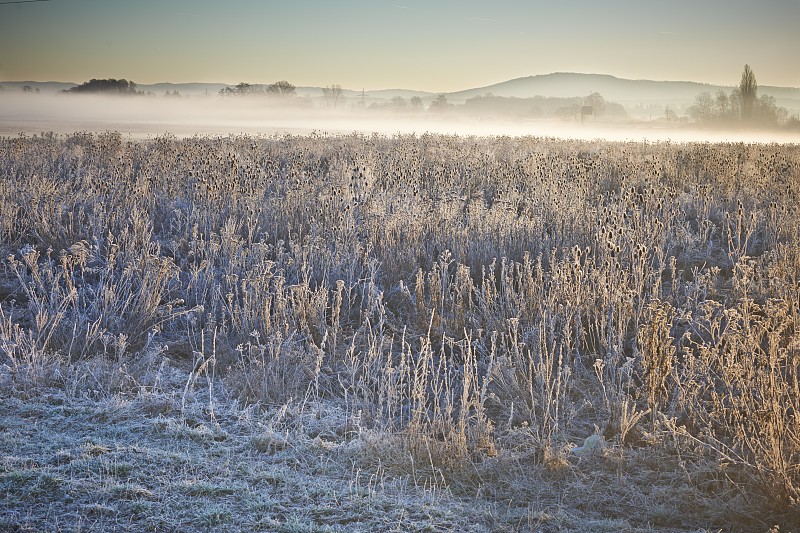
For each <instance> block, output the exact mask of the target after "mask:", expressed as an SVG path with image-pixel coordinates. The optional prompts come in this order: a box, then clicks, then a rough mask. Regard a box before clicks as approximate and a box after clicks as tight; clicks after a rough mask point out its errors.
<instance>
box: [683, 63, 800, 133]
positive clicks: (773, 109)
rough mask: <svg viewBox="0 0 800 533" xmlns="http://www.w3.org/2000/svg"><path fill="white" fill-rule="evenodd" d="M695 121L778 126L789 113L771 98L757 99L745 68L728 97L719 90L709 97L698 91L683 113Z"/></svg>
mask: <svg viewBox="0 0 800 533" xmlns="http://www.w3.org/2000/svg"><path fill="white" fill-rule="evenodd" d="M687 111H688V114H689V116H690V117H691V118H692V119H694V120H696V121H697V122H705V123H734V122H741V123H760V124H773V125H774V124H781V123H784V122H786V120H787V118H788V116H789V112H788V111H787V110H786V109H785V108H783V107H778V105H777V104H776V103H775V98H774V97H772V96H769V95H766V94H764V95H761V96H760V97H759V96H758V82H757V81H756V76H755V73H754V72H753V69H751V68H750V65H745V66H744V70H743V71H742V78H741V80H740V82H739V86H738V87H735V88H734V89H733V90H732V91H731V92H730V94H728V93H726V92H725V91H723V90H722V89H720V90H719V91H717V92H716V94H714V95H712V94H711V93H709V92H702V93H700V94H698V95H697V97H696V98H695V102H694V104H693V105H692V106H691V107H689V109H688V110H687Z"/></svg>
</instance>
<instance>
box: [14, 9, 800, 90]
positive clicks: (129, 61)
mask: <svg viewBox="0 0 800 533" xmlns="http://www.w3.org/2000/svg"><path fill="white" fill-rule="evenodd" d="M8 1H9V0H0V80H4V81H69V82H75V83H81V82H83V81H86V80H88V79H91V78H125V79H129V80H133V81H135V82H137V83H157V82H174V83H182V82H221V83H238V82H241V81H245V82H248V83H272V82H274V81H277V80H288V81H289V82H291V83H293V84H294V85H297V86H318V87H319V86H327V85H332V84H339V85H341V86H342V87H344V88H348V89H354V90H359V89H362V88H365V89H368V90H369V89H389V88H406V89H416V90H427V91H432V92H450V91H456V90H461V89H469V88H474V87H483V86H486V85H490V84H493V83H498V82H502V81H506V80H509V79H513V78H519V77H524V76H530V75H536V74H548V73H551V72H585V73H600V74H611V75H614V76H617V77H621V78H633V79H651V80H686V81H699V82H705V83H711V84H720V85H736V84H738V81H739V78H740V76H741V72H742V68H743V66H744V64H745V63H748V64H750V66H751V67H752V68H753V71H754V72H755V74H756V77H757V79H758V82H759V84H760V85H779V86H790V87H800V58H799V56H800V31H798V29H797V24H798V21H800V0H762V1H756V0H692V1H688V0H674V1H671V2H665V1H654V0H629V1H622V0H613V1H607V2H598V1H596V0H561V1H555V0H550V1H534V0H530V1H511V0H495V1H489V0H460V1H459V0H444V1H434V0H428V1H425V0H387V1H381V0H339V1H328V0H281V1H277V0H226V1H223V0H217V1H212V0H129V1H110V0H47V1H40V2H31V3H5V2H8Z"/></svg>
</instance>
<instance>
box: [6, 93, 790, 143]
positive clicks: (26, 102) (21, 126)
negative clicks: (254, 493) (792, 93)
mask: <svg viewBox="0 0 800 533" xmlns="http://www.w3.org/2000/svg"><path fill="white" fill-rule="evenodd" d="M303 102H305V105H304V104H303ZM51 131H52V132H55V133H70V132H75V131H87V132H104V131H117V132H120V133H122V134H124V135H127V136H130V137H133V138H146V137H152V136H157V135H163V134H173V135H175V136H178V137H187V136H193V135H227V134H240V133H246V134H275V133H291V134H310V133H313V132H317V133H352V132H363V133H372V132H376V133H381V134H387V135H391V134H395V133H425V132H429V133H443V134H458V135H479V136H499V135H508V136H524V135H532V136H541V137H557V138H566V139H587V140H591V139H607V140H616V141H631V140H632V141H641V140H650V141H673V142H758V143H782V144H786V143H800V131H798V132H788V131H770V130H763V131H759V130H712V129H706V128H704V129H698V128H691V127H690V126H686V125H681V126H677V125H666V124H663V123H662V124H654V123H647V122H601V121H597V122H591V121H589V122H587V123H586V124H576V123H565V122H562V121H560V120H558V121H552V120H551V121H545V120H533V119H501V118H498V119H485V118H480V119H479V118H467V117H463V116H448V114H447V113H440V114H437V113H433V112H430V111H421V112H418V113H394V112H390V111H375V110H369V109H366V110H365V109H341V108H340V109H320V108H316V107H315V106H314V105H313V103H311V102H310V101H307V100H306V101H304V100H303V99H298V100H296V101H294V102H293V103H289V104H287V103H283V102H280V101H274V100H268V99H260V98H220V97H216V96H211V97H196V98H165V97H119V96H116V97H115V96H96V95H68V94H57V95H39V94H36V95H29V94H0V135H2V136H15V135H18V134H21V133H24V134H36V133H42V132H51Z"/></svg>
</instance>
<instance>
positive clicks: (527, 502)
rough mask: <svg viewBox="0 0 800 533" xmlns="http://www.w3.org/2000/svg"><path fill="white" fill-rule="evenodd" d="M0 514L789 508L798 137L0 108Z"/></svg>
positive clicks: (792, 522) (768, 517)
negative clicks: (387, 128) (505, 132)
mask: <svg viewBox="0 0 800 533" xmlns="http://www.w3.org/2000/svg"><path fill="white" fill-rule="evenodd" d="M0 248H2V249H0V257H2V258H3V260H2V269H1V270H0V398H2V410H0V530H3V531H5V530H9V531H41V530H65V531H73V530H80V531H112V530H115V531H144V530H150V531H154V530H155V531H195V530H197V531H206V530H223V531H237V530H241V531H254V530H262V531H276V530H281V531H352V530H356V531H374V530H397V531H406V530H421V531H447V530H456V531H490V530H491V531H493V530H504V531H505V530H510V531H516V530H521V531H650V530H669V531H688V530H698V529H704V530H713V531H717V530H725V531H729V530H732V531H740V530H746V531H769V530H770V529H771V528H775V527H776V526H778V527H779V529H780V531H791V530H796V529H797V528H798V527H799V526H798V525H799V524H800V146H798V145H777V144H775V145H768V144H699V143H696V144H670V143H655V144H653V143H647V142H630V143H611V142H598V141H595V142H584V141H566V140H556V139H542V138H509V137H497V138H479V137H455V136H445V135H430V134H426V135H407V136H395V137H386V136H379V135H373V136H367V135H356V134H353V135H339V136H327V135H310V136H300V137H296V136H288V135H286V136H273V137H251V136H230V137H194V138H186V139H177V138H174V137H170V136H165V137H159V138H155V139H151V140H142V141H130V140H127V139H125V138H123V137H122V136H120V135H119V134H114V133H108V134H101V135H92V134H87V133H83V134H73V135H67V136H57V135H52V134H45V135H39V136H32V137H31V136H27V137H26V136H19V137H15V138H5V139H0Z"/></svg>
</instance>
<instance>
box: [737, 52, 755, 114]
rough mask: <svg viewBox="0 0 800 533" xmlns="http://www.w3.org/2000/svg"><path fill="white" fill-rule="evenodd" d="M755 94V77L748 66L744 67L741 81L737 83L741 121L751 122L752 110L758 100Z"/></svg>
mask: <svg viewBox="0 0 800 533" xmlns="http://www.w3.org/2000/svg"><path fill="white" fill-rule="evenodd" d="M757 92H758V84H757V83H756V75H755V74H753V70H752V69H751V68H750V65H745V66H744V72H742V81H741V82H740V83H739V94H740V95H741V98H742V120H752V118H753V108H754V107H755V104H756V100H757V98H758V97H757V95H756V93H757Z"/></svg>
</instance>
